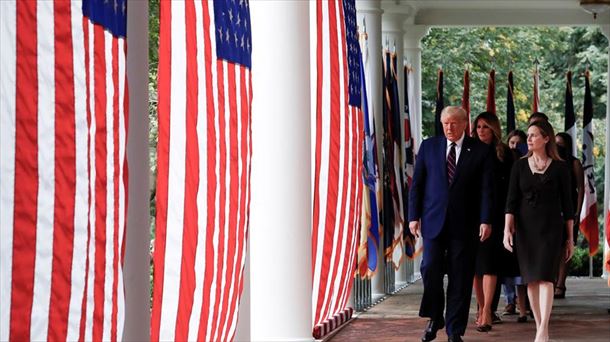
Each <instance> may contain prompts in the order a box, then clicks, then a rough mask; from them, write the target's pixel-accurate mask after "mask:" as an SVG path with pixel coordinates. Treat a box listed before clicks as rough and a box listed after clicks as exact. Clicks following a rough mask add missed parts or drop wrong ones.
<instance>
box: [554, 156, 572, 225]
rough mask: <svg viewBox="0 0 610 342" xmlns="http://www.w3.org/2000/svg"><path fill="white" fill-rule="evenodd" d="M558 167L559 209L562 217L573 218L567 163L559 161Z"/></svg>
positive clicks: (570, 183)
mask: <svg viewBox="0 0 610 342" xmlns="http://www.w3.org/2000/svg"><path fill="white" fill-rule="evenodd" d="M560 164H561V165H560V166H561V167H559V168H558V169H559V174H558V176H559V196H560V198H561V211H562V213H563V217H564V219H565V220H566V221H567V220H570V219H573V218H574V205H573V204H572V191H571V190H570V188H571V186H572V176H571V172H570V169H569V168H568V165H567V163H564V162H560Z"/></svg>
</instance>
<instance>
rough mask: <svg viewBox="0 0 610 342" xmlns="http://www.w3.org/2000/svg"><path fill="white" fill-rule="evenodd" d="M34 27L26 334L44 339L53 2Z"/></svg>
mask: <svg viewBox="0 0 610 342" xmlns="http://www.w3.org/2000/svg"><path fill="white" fill-rule="evenodd" d="M36 9H37V13H36V14H37V31H38V33H39V34H38V61H37V64H38V202H37V208H36V209H37V215H36V216H37V217H36V259H35V265H34V293H33V299H32V300H33V302H32V323H31V326H30V337H31V339H32V340H33V341H36V340H44V339H46V338H47V337H48V336H47V331H48V328H49V301H50V299H51V279H52V277H51V275H52V272H49V270H52V267H53V219H54V215H53V214H54V209H55V208H54V203H55V201H54V200H55V198H54V196H55V64H54V63H55V39H54V38H55V37H54V25H53V23H54V21H53V3H52V2H48V1H42V2H39V3H38V5H37V6H36Z"/></svg>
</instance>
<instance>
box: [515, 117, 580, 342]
mask: <svg viewBox="0 0 610 342" xmlns="http://www.w3.org/2000/svg"><path fill="white" fill-rule="evenodd" d="M527 145H528V153H527V155H526V157H524V158H522V159H520V160H518V161H517V162H516V163H515V165H514V166H513V169H512V171H511V178H510V182H509V188H508V197H507V200H506V223H505V227H504V240H503V243H504V247H505V248H506V249H507V250H509V251H511V252H512V251H513V247H514V248H515V249H516V252H517V258H518V259H519V268H520V271H521V276H522V277H523V280H524V282H526V283H527V292H528V296H529V300H530V305H531V308H532V311H533V313H534V319H535V321H536V338H535V341H536V342H546V341H548V339H549V318H550V316H551V309H552V307H553V292H554V291H553V282H554V281H555V279H556V278H557V274H558V271H559V258H560V256H561V255H563V256H564V258H565V259H566V260H569V259H570V258H571V257H572V254H573V253H574V242H573V236H572V234H573V232H572V228H573V224H574V219H573V217H574V216H573V215H574V209H573V208H572V198H571V191H570V170H569V168H568V165H567V164H566V163H565V162H563V161H561V159H560V157H559V154H558V153H557V146H556V145H555V133H554V132H553V127H551V125H550V124H549V123H548V122H545V121H544V120H541V121H536V122H533V123H531V124H530V125H529V127H528V129H527ZM562 230H565V231H566V233H565V234H564V233H562Z"/></svg>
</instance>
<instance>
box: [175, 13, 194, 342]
mask: <svg viewBox="0 0 610 342" xmlns="http://www.w3.org/2000/svg"><path fill="white" fill-rule="evenodd" d="M185 21H186V30H185V31H186V89H187V92H186V113H185V117H186V158H185V179H184V181H185V188H184V230H183V236H182V263H181V269H180V295H179V299H178V312H177V317H176V331H175V333H176V335H175V338H176V340H177V341H186V340H187V339H188V331H189V318H190V316H191V311H192V309H193V294H194V292H195V254H196V250H197V238H198V227H197V216H198V212H197V191H198V189H199V148H198V143H197V141H198V137H197V120H198V117H197V115H198V112H197V94H198V92H199V88H198V77H197V36H196V29H197V27H196V18H195V4H194V3H193V1H186V2H185ZM176 228H179V227H176Z"/></svg>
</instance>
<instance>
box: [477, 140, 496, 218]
mask: <svg viewBox="0 0 610 342" xmlns="http://www.w3.org/2000/svg"><path fill="white" fill-rule="evenodd" d="M494 157H495V149H494V148H492V146H491V145H490V146H485V157H484V159H483V174H482V175H481V217H480V220H481V222H480V223H488V224H491V218H492V210H493V198H494V197H493V196H494V194H493V192H494V187H493V185H494V179H493V171H494Z"/></svg>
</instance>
